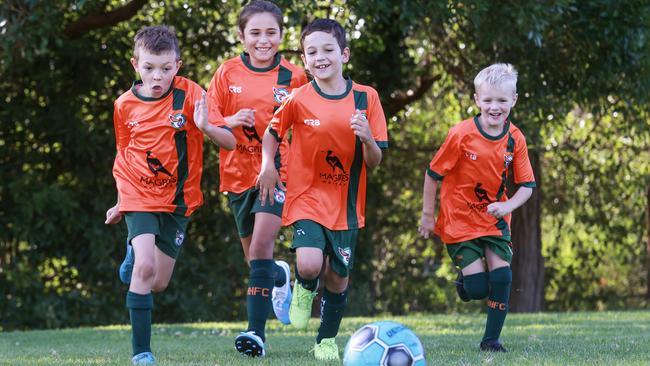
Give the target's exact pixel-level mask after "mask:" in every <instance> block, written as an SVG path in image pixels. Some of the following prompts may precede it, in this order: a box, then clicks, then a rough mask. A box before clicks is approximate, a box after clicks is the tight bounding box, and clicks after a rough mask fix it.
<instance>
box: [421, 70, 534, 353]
mask: <svg viewBox="0 0 650 366" xmlns="http://www.w3.org/2000/svg"><path fill="white" fill-rule="evenodd" d="M474 86H475V90H476V93H475V94H474V100H475V102H476V105H477V106H478V107H479V110H480V113H479V114H478V115H477V116H475V117H474V118H470V119H467V120H465V121H463V122H461V123H459V124H457V125H456V126H454V127H452V128H451V129H450V130H449V134H448V135H447V138H446V139H445V142H444V143H443V144H442V146H441V147H440V149H439V150H438V152H437V153H436V155H435V156H434V158H433V160H431V163H430V165H429V169H427V173H426V174H425V176H424V197H423V207H422V217H421V223H420V226H419V228H418V231H419V233H420V235H422V236H423V237H424V238H429V236H430V235H431V234H432V233H434V234H436V235H438V236H439V237H440V239H442V241H443V242H445V243H446V244H447V245H446V246H447V252H448V253H449V256H450V257H451V259H452V261H453V262H454V264H455V265H456V266H458V267H460V269H461V272H460V273H459V279H458V281H457V286H456V289H457V291H458V295H459V296H460V298H461V299H462V300H463V301H470V299H475V300H481V299H484V298H486V297H488V301H487V306H488V309H487V324H486V326H485V334H484V335H483V340H482V341H481V343H480V349H481V350H482V351H490V352H507V351H506V349H505V348H504V347H503V346H502V345H501V343H500V342H499V336H500V334H501V329H502V328H503V323H504V321H505V318H506V315H507V313H508V299H509V297H510V284H511V283H512V271H511V269H510V262H511V261H512V243H511V242H510V237H511V235H510V218H511V215H510V213H511V212H512V211H514V210H515V209H517V208H518V207H520V206H521V205H523V204H524V203H525V202H526V201H527V200H528V198H530V196H531V194H532V190H533V188H534V187H535V186H536V184H535V177H534V176H533V170H532V167H531V165H530V161H529V160H528V148H527V147H526V138H525V137H524V135H523V133H522V132H521V130H519V129H518V128H517V127H515V125H514V124H512V122H511V121H510V120H509V119H508V116H509V114H510V110H511V109H512V107H514V105H515V103H516V101H517V72H516V71H515V69H514V67H513V66H512V65H510V64H494V65H492V66H490V67H487V68H485V69H483V70H482V71H481V72H480V73H479V74H478V75H477V76H476V78H475V79H474ZM510 168H512V172H513V175H514V181H515V184H517V185H518V186H519V189H518V190H517V192H515V194H514V195H513V196H512V197H511V198H510V199H508V196H506V180H507V178H508V174H509V169H510ZM443 178H444V184H443V185H442V188H441V189H440V213H439V215H438V219H437V220H436V219H435V218H434V208H435V204H436V191H437V188H438V184H440V183H439V182H442V181H443ZM484 261H485V263H484ZM486 266H487V268H486ZM486 270H487V271H486ZM488 271H489V272H488Z"/></svg>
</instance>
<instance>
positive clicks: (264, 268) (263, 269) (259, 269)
mask: <svg viewBox="0 0 650 366" xmlns="http://www.w3.org/2000/svg"><path fill="white" fill-rule="evenodd" d="M250 265H251V274H250V276H251V277H263V278H274V277H275V270H274V267H275V266H276V264H275V261H274V260H273V259H254V260H252V261H251V262H250Z"/></svg>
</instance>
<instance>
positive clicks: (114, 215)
mask: <svg viewBox="0 0 650 366" xmlns="http://www.w3.org/2000/svg"><path fill="white" fill-rule="evenodd" d="M121 220H122V213H121V212H120V195H119V194H118V195H117V203H116V204H115V206H113V207H111V208H109V209H108V211H106V221H104V224H117V223H118V222H120V221H121Z"/></svg>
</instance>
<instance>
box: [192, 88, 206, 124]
mask: <svg viewBox="0 0 650 366" xmlns="http://www.w3.org/2000/svg"><path fill="white" fill-rule="evenodd" d="M194 124H195V125H196V127H198V128H199V129H200V130H201V131H203V130H204V129H205V128H206V127H207V126H208V99H207V97H206V94H205V91H204V92H202V93H201V100H199V101H198V102H196V103H195V104H194Z"/></svg>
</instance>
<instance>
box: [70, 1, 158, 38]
mask: <svg viewBox="0 0 650 366" xmlns="http://www.w3.org/2000/svg"><path fill="white" fill-rule="evenodd" d="M147 2H148V0H133V1H131V2H130V3H128V4H126V5H124V6H122V7H119V8H117V9H115V10H112V11H109V12H107V13H104V12H103V13H93V14H87V15H84V16H82V17H81V18H79V19H77V20H76V21H74V22H72V23H70V24H68V26H67V27H66V28H65V30H64V31H63V33H64V34H65V35H66V36H68V37H69V38H72V39H75V38H79V37H81V36H82V35H84V34H85V33H86V32H88V31H91V30H93V29H99V28H104V27H110V26H113V25H115V24H117V23H119V22H121V21H124V20H127V19H130V18H131V17H133V16H134V15H135V14H136V13H137V12H138V11H139V10H140V9H142V7H143V6H144V5H145V4H146V3H147Z"/></svg>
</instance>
